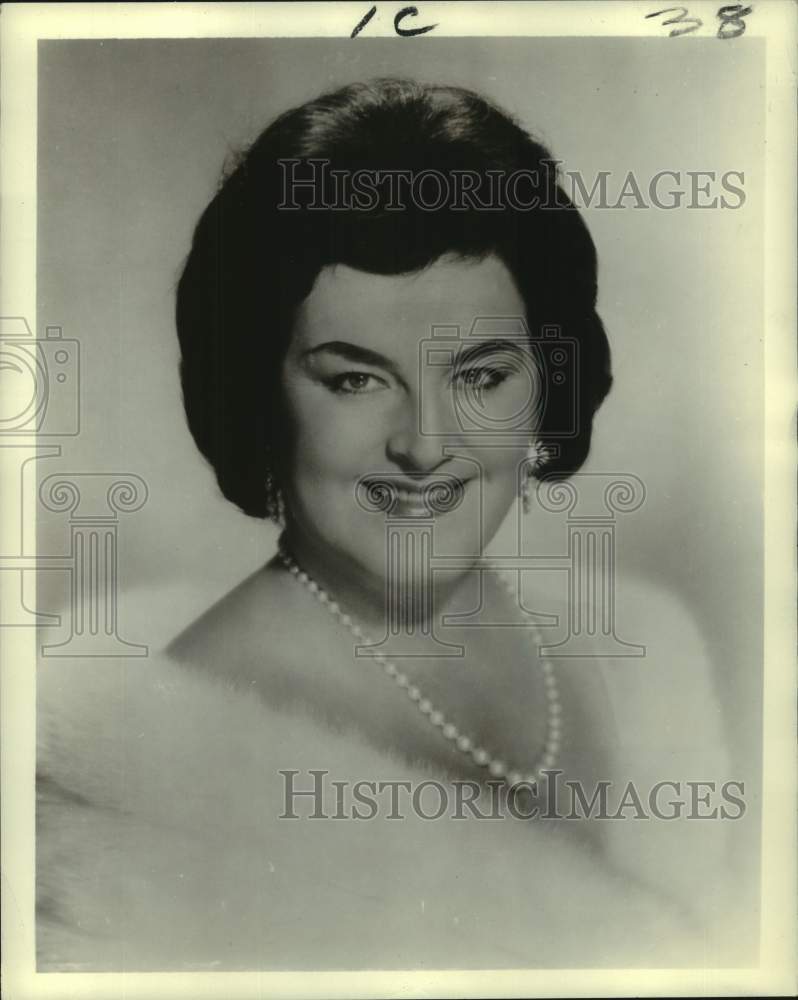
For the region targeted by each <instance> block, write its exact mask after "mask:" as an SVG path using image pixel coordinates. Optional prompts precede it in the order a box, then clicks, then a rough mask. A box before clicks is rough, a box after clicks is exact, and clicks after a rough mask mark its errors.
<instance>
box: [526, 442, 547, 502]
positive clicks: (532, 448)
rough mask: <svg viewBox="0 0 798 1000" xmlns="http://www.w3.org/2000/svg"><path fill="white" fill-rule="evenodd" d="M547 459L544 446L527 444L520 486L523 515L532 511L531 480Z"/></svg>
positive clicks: (532, 443)
mask: <svg viewBox="0 0 798 1000" xmlns="http://www.w3.org/2000/svg"><path fill="white" fill-rule="evenodd" d="M548 457H549V454H548V451H547V449H546V448H545V447H544V446H542V445H539V444H538V443H537V442H536V441H530V442H529V447H528V448H527V450H526V459H525V460H524V473H525V474H524V481H523V483H522V484H521V502H522V504H523V507H524V513H525V514H528V513H529V512H530V510H532V480H533V479H534V478H535V476H536V475H537V473H538V472H539V471H540V469H541V468H542V466H543V465H544V463H545V462H546V460H547V459H548Z"/></svg>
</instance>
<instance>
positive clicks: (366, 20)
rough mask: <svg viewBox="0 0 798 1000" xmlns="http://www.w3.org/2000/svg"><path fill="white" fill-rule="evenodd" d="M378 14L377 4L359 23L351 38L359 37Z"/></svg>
mask: <svg viewBox="0 0 798 1000" xmlns="http://www.w3.org/2000/svg"><path fill="white" fill-rule="evenodd" d="M376 13H377V5H376V4H375V5H374V6H373V7H372V8H371V10H370V11H369V12H368V14H366V16H365V17H364V18H363V20H362V21H359V22H358V24H357V27H356V28H355V30H354V31H353V32H352V34H351V35H350V36H349V37H350V38H354V37H355V35H359V34H360V32H361V31H362V30H363V29H364V28H365V27H366V25H367V24H368V23H369V21H370V20H371V19H372V17H374V15H375V14H376Z"/></svg>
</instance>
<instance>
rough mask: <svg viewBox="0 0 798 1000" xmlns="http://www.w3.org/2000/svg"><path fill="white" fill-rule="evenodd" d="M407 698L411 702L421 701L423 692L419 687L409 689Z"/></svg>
mask: <svg viewBox="0 0 798 1000" xmlns="http://www.w3.org/2000/svg"><path fill="white" fill-rule="evenodd" d="M407 696H408V698H410V700H411V701H419V700H420V699H421V692H420V691H419V689H418V688H417V687H409V688H408V689H407Z"/></svg>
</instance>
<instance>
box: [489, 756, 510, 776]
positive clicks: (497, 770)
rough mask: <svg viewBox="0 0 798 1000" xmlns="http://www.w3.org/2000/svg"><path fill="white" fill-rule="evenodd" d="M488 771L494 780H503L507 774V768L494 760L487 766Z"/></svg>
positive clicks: (501, 762) (502, 763)
mask: <svg viewBox="0 0 798 1000" xmlns="http://www.w3.org/2000/svg"><path fill="white" fill-rule="evenodd" d="M488 771H490V773H491V774H492V775H493V777H494V778H503V777H504V775H505V774H506V773H507V768H506V767H505V765H504V762H503V761H501V760H494V761H491V763H490V764H489V766H488Z"/></svg>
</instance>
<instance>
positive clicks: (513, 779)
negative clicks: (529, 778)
mask: <svg viewBox="0 0 798 1000" xmlns="http://www.w3.org/2000/svg"><path fill="white" fill-rule="evenodd" d="M506 780H507V784H508V785H510V787H511V788H512V786H513V785H520V784H521V782H522V781H523V780H524V776H523V774H521V772H520V771H510V773H509V774H508V775H507V779H506Z"/></svg>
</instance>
